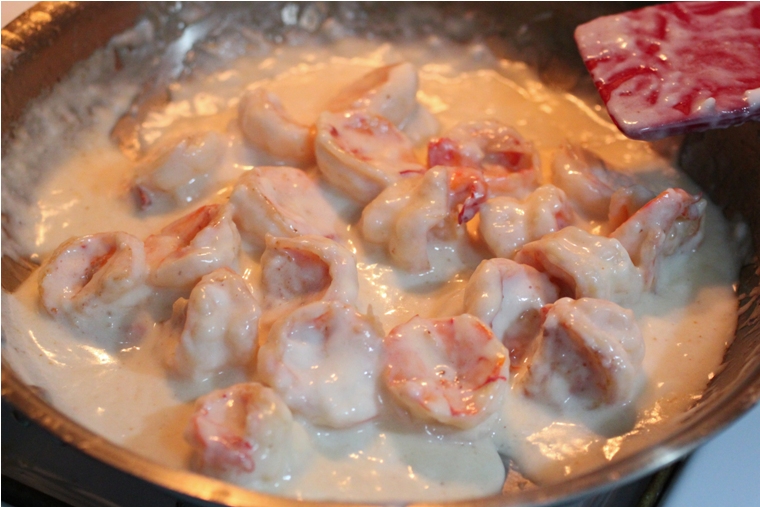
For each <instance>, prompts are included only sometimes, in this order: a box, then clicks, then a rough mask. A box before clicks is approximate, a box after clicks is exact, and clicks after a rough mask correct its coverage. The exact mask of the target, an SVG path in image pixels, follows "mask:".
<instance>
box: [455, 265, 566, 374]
mask: <svg viewBox="0 0 760 507" xmlns="http://www.w3.org/2000/svg"><path fill="white" fill-rule="evenodd" d="M558 296H559V294H558V291H557V288H556V287H555V286H554V285H553V284H552V283H551V281H550V280H549V277H548V276H546V275H545V274H544V273H540V272H539V271H537V270H536V269H534V268H532V267H531V266H527V265H525V264H518V263H516V262H514V261H511V260H509V259H489V260H484V261H483V262H481V263H480V265H479V266H478V268H477V269H476V270H475V272H474V273H473V274H472V276H471V277H470V279H469V281H468V282H467V286H466V287H465V290H464V311H465V312H467V313H469V314H470V315H474V316H475V317H477V318H479V319H480V320H482V321H483V322H484V323H485V324H486V325H488V326H490V328H491V329H492V330H493V332H494V335H496V337H497V338H498V339H500V340H501V342H502V343H503V344H504V345H505V346H506V347H507V349H508V350H509V354H510V359H511V361H510V364H511V368H513V369H514V368H517V366H518V365H519V364H520V363H521V362H522V360H523V358H524V357H525V354H526V352H527V351H528V350H529V348H530V345H531V343H532V342H533V340H534V339H535V338H536V336H537V335H538V332H539V328H540V324H541V314H540V310H541V308H542V307H544V306H545V305H547V304H549V303H553V302H554V301H556V300H557V297H558Z"/></svg>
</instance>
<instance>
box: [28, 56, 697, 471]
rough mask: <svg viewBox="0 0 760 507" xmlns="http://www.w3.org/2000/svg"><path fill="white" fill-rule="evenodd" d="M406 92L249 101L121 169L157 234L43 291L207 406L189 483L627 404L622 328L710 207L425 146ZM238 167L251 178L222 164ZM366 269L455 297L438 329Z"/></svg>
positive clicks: (435, 144) (483, 139)
mask: <svg viewBox="0 0 760 507" xmlns="http://www.w3.org/2000/svg"><path fill="white" fill-rule="evenodd" d="M418 87H419V78H418V75H417V71H416V69H415V68H414V66H413V65H412V64H410V63H407V62H399V63H394V64H391V65H385V66H381V67H379V68H376V69H374V70H371V71H370V72H368V73H367V74H365V75H364V76H362V77H360V78H359V79H358V80H357V81H356V82H354V83H352V84H350V85H349V86H347V87H345V88H344V89H342V90H341V91H340V93H338V94H337V95H336V96H335V97H334V98H332V99H331V100H329V101H328V103H326V104H325V105H324V108H323V109H322V110H321V112H319V114H318V115H315V117H314V118H313V119H312V120H313V121H305V122H302V121H301V120H300V119H299V120H296V119H295V117H294V115H292V114H291V112H289V109H288V104H286V103H284V101H283V100H281V99H280V98H279V97H278V94H277V93H276V91H275V90H272V89H268V88H267V87H266V86H261V85H260V83H254V84H252V85H251V86H249V87H248V89H247V91H246V92H245V93H243V94H242V95H241V96H240V97H237V98H236V100H235V101H231V102H230V103H231V104H234V107H231V109H230V111H228V113H229V114H230V116H229V118H228V119H230V120H232V119H233V118H234V121H229V125H228V127H227V128H228V129H229V132H227V133H220V132H218V131H213V130H212V131H209V130H208V129H199V131H198V132H197V133H194V134H191V135H189V136H185V137H182V138H180V139H179V140H177V139H176V138H174V139H171V140H169V141H166V140H163V141H161V142H158V143H156V145H155V146H157V147H156V148H154V149H153V151H152V152H150V153H149V154H148V155H147V156H146V157H145V158H144V159H143V160H142V161H140V162H138V163H136V165H135V176H134V178H133V179H132V180H131V181H132V183H131V185H130V190H131V193H132V194H134V195H135V196H136V197H137V207H138V208H139V211H138V212H137V214H138V215H140V216H143V217H145V216H147V215H150V218H151V219H152V220H158V219H159V218H165V221H164V222H162V224H165V225H164V226H163V227H156V229H157V230H156V231H155V232H154V233H153V234H149V235H147V237H146V238H145V239H140V238H138V237H136V236H133V235H131V234H128V233H125V232H110V233H98V234H94V235H90V236H84V237H80V238H74V239H71V240H69V241H67V242H65V243H64V244H62V245H61V246H60V247H58V249H56V250H55V251H54V252H53V253H52V255H51V256H50V258H49V259H48V260H47V261H46V262H45V264H44V265H43V267H42V269H41V270H40V276H39V299H40V301H41V304H42V307H43V308H44V309H45V310H46V311H47V313H48V314H49V315H50V316H51V317H52V318H54V319H59V320H61V321H63V322H66V323H68V324H70V325H71V326H72V327H73V328H75V329H76V330H78V331H79V332H81V333H82V334H85V335H88V336H91V337H92V336H95V337H97V339H98V340H101V341H102V342H103V344H109V345H110V346H118V344H119V343H121V342H124V341H127V340H130V339H132V340H134V339H145V340H149V339H152V340H153V342H152V344H153V346H152V347H148V348H150V350H152V351H153V353H155V356H156V357H157V358H158V359H157V363H160V368H162V370H161V371H162V372H165V374H166V375H167V377H169V378H171V379H172V380H173V381H174V382H175V383H177V382H189V383H192V384H193V385H194V387H195V388H196V390H195V391H193V392H194V393H195V394H197V393H198V389H200V390H201V392H203V393H204V394H203V395H202V396H200V397H199V398H197V400H195V404H194V408H193V411H192V416H191V417H190V420H189V422H188V426H187V431H186V440H187V442H188V444H189V446H190V447H191V449H192V456H193V457H192V461H193V466H194V467H195V468H196V469H197V470H199V471H201V472H203V473H207V474H209V475H212V476H215V477H219V478H222V479H226V480H230V481H233V482H237V483H240V484H246V485H247V484H251V483H262V482H263V483H270V484H274V483H277V482H278V481H283V480H285V478H286V477H288V474H291V473H293V470H294V468H293V465H294V463H295V462H296V458H297V457H298V456H297V452H295V451H294V449H293V448H292V445H293V444H292V441H293V435H294V432H296V431H299V430H297V428H299V427H308V428H316V429H317V430H315V431H320V432H323V431H326V432H344V431H345V432H349V431H357V432H360V431H362V428H366V427H367V425H371V424H377V425H383V424H388V425H389V427H390V426H393V425H396V426H398V425H399V424H401V425H402V427H404V428H407V429H409V431H426V432H428V433H430V434H443V435H447V434H451V433H457V434H458V435H465V436H466V435H470V434H475V433H477V432H480V434H487V433H488V432H489V431H490V430H489V429H490V428H494V427H495V426H494V425H496V424H499V421H500V420H503V419H504V418H508V417H510V407H511V405H510V403H509V402H508V401H506V400H509V399H514V397H519V398H520V399H521V401H522V402H525V403H531V404H537V405H542V406H544V407H549V408H550V409H551V410H554V411H556V412H557V413H558V414H563V413H565V412H568V411H572V410H585V411H594V410H608V409H610V408H613V409H614V408H616V407H617V408H620V407H626V406H630V405H631V404H632V403H634V402H635V400H636V397H637V395H638V393H639V391H640V388H641V385H642V384H643V383H644V382H646V379H645V378H644V373H643V372H642V368H641V364H642V360H643V355H644V343H643V339H642V335H641V332H640V330H639V328H638V325H637V315H635V314H634V312H633V310H632V309H631V308H632V307H633V305H634V304H635V303H636V302H637V301H638V300H639V299H640V298H641V297H642V295H643V294H645V293H646V292H647V291H653V290H655V289H656V286H657V283H656V282H657V279H658V276H659V273H660V271H661V269H662V266H663V264H664V263H665V262H667V261H666V258H667V257H670V256H673V255H675V254H680V253H684V254H686V253H688V252H690V251H692V250H694V249H695V248H697V247H698V246H699V244H700V242H701V240H702V237H703V219H704V215H705V207H706V202H705V200H704V199H703V198H702V197H701V196H699V195H691V194H689V193H688V192H686V191H685V190H682V189H678V188H668V189H654V188H650V187H648V186H646V185H645V184H644V183H643V182H642V181H639V179H638V178H637V177H636V175H635V174H630V173H627V172H625V171H622V170H616V169H613V168H612V167H611V165H610V164H608V163H606V162H604V161H603V160H602V159H601V158H600V157H598V156H597V155H595V154H593V153H592V152H591V151H589V150H587V149H585V148H583V147H581V146H575V145H571V144H569V143H567V144H564V145H562V146H560V147H559V148H558V149H556V150H555V153H554V157H553V161H552V162H551V164H548V165H547V168H546V169H547V170H545V171H544V170H542V165H541V159H540V157H539V147H540V148H542V150H543V149H548V148H550V147H545V146H539V143H538V141H532V140H529V139H527V138H525V137H523V135H522V134H521V133H520V132H518V130H517V129H516V128H515V127H513V126H511V125H507V124H505V123H503V122H501V121H499V120H498V119H496V118H491V117H489V118H477V117H474V118H472V119H471V120H470V121H466V122H462V123H459V124H456V125H455V126H454V127H453V128H451V129H450V130H448V132H446V133H444V134H442V135H440V134H439V133H438V123H437V120H435V118H434V117H433V115H432V113H430V112H429V111H428V110H427V109H426V107H425V106H423V105H422V104H421V103H420V102H419V101H418V91H419V90H418ZM283 97H285V95H283ZM290 111H292V110H290ZM234 115H237V116H234ZM425 118H432V119H433V120H431V121H429V120H426V119H425ZM420 125H422V127H420ZM422 133H424V141H426V142H427V143H424V142H422V141H421V136H423V134H422ZM235 143H237V144H235ZM425 144H426V145H427V159H426V160H421V159H420V158H418V156H420V157H424V155H425ZM233 145H234V146H236V148H235V149H236V150H237V149H239V150H240V152H241V153H245V154H247V155H250V157H249V158H247V159H245V160H239V162H240V163H239V164H228V163H227V162H225V160H227V159H228V158H230V157H232V156H233V155H231V153H233V151H234V150H231V149H230V147H231V146H233ZM420 154H421V155H420ZM250 160H257V161H261V160H265V161H267V164H266V165H260V164H250V163H247V162H249V161H250ZM222 166H224V167H222ZM221 168H223V169H224V174H225V175H226V174H229V173H230V171H231V170H234V171H237V172H236V173H235V175H236V176H235V178H234V179H232V180H230V181H222V180H223V178H222V176H221V174H222V172H220V171H221ZM231 168H232V169H231ZM190 205H195V206H196V207H195V209H192V210H188V209H186V208H187V207H188V206H190ZM151 223H152V222H151ZM440 252H445V253H447V255H442V254H440ZM362 255H364V256H366V257H358V256H362ZM473 259H474V260H473ZM371 265H375V266H379V268H378V270H385V271H384V272H391V273H392V274H393V276H396V277H398V278H399V279H403V280H406V281H408V280H411V282H408V283H407V282H405V283H407V285H408V286H409V287H411V289H410V290H409V292H410V293H411V292H415V293H416V294H425V291H429V292H430V294H432V293H434V292H435V291H440V290H441V283H442V280H441V279H440V277H441V275H440V273H441V272H444V273H448V272H454V273H455V278H456V280H455V281H457V282H460V281H461V282H464V283H461V284H460V285H458V286H457V288H456V290H454V289H452V290H451V291H450V292H451V293H453V294H454V296H452V297H451V301H452V303H451V304H450V305H449V306H447V309H446V310H442V309H440V308H434V309H430V308H423V309H417V308H404V310H405V311H407V312H408V313H407V314H406V316H407V317H406V320H405V321H402V319H401V318H398V320H395V321H393V320H392V319H393V318H396V316H392V317H388V316H389V315H391V314H393V313H394V312H393V311H387V312H386V313H385V314H383V310H382V309H381V310H378V309H377V308H378V307H379V306H380V305H377V304H375V306H374V307H373V302H375V301H377V300H378V299H377V298H381V299H382V298H390V297H392V296H388V294H386V293H385V292H383V290H382V288H378V287H381V284H380V283H379V282H378V283H377V284H374V282H375V280H369V278H371V277H369V276H368V275H367V272H368V271H369V270H370V268H369V267H368V266H371ZM452 265H453V266H455V268H454V269H453V270H451V271H448V272H447V271H445V270H444V268H445V267H446V266H452ZM442 266H443V267H442ZM389 276H390V275H389ZM436 277H438V278H436ZM400 285H401V284H400ZM407 288H408V287H404V289H405V290H406V289H407ZM372 291H377V292H383V293H382V295H381V296H377V295H376V294H370V292H372ZM431 297H433V296H431ZM436 297H437V296H436ZM373 298H375V299H373ZM395 304H397V306H402V305H405V304H406V302H405V301H400V302H398V301H397V302H395ZM410 315H413V317H411V318H408V317H409V316H410ZM391 322H392V324H391ZM212 386H213V387H221V388H220V389H216V390H214V389H213V387H212ZM183 401H189V400H183ZM481 430H482V431H481ZM462 438H465V437H462Z"/></svg>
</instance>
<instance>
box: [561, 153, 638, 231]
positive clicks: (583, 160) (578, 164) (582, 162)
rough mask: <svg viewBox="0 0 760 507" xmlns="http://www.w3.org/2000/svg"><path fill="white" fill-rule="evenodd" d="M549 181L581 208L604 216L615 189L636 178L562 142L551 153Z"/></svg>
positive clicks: (595, 216) (627, 184) (625, 185)
mask: <svg viewBox="0 0 760 507" xmlns="http://www.w3.org/2000/svg"><path fill="white" fill-rule="evenodd" d="M552 183H553V184H555V185H556V186H558V187H559V188H561V189H562V190H564V191H565V193H566V194H567V196H568V197H569V198H570V200H571V201H573V203H574V204H575V205H576V206H577V207H578V208H579V209H580V210H581V211H583V212H584V213H586V214H588V216H589V217H590V218H597V219H598V218H606V217H607V212H608V211H609V209H610V197H612V194H613V193H614V192H615V190H617V189H618V188H619V187H627V186H630V185H633V184H634V183H635V182H634V181H633V179H632V178H631V177H630V176H628V175H625V174H623V173H620V172H617V171H614V170H612V169H609V168H608V167H607V165H606V164H605V163H604V161H603V160H602V159H600V158H599V157H597V156H596V155H594V154H593V153H591V152H590V151H588V150H586V149H584V148H581V147H580V146H574V145H570V144H565V145H563V146H562V147H561V148H560V149H559V150H558V151H557V152H556V153H555V155H554V161H553V162H552Z"/></svg>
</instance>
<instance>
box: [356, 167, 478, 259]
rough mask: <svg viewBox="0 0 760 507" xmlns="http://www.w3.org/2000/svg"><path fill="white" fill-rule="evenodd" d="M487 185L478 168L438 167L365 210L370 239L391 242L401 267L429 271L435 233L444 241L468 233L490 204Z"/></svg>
mask: <svg viewBox="0 0 760 507" xmlns="http://www.w3.org/2000/svg"><path fill="white" fill-rule="evenodd" d="M485 193H486V184H485V181H484V180H483V176H482V175H481V174H480V173H479V172H478V171H477V170H475V169H470V168H465V167H434V168H432V169H430V170H428V171H427V172H426V173H425V174H424V175H423V176H421V177H417V178H413V179H410V180H402V181H400V182H398V183H397V184H396V185H393V186H391V187H388V188H387V189H386V190H385V191H384V192H383V193H381V194H380V195H379V196H377V198H376V199H375V200H374V201H372V202H371V203H369V204H368V205H367V207H365V208H364V211H363V212H362V218H361V224H360V227H361V229H362V234H363V235H364V238H365V239H366V240H367V241H370V242H374V243H387V245H388V251H389V253H390V256H391V258H392V259H393V261H394V262H395V263H396V264H398V265H399V266H401V267H402V268H404V269H406V270H409V271H412V272H421V271H426V270H429V269H430V260H429V257H428V252H427V246H428V240H429V236H430V235H434V236H437V237H439V238H442V239H449V238H452V237H457V236H458V235H459V234H460V233H464V228H463V227H461V226H462V225H463V224H464V223H466V222H468V221H469V220H471V219H472V218H473V217H474V216H475V214H476V213H477V211H478V209H479V208H480V205H481V204H482V203H483V202H484V201H485Z"/></svg>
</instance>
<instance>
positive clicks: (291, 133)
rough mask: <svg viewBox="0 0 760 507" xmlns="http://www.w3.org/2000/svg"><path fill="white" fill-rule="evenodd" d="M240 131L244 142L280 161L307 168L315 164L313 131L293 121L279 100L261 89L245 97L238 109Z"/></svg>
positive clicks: (311, 127)
mask: <svg viewBox="0 0 760 507" xmlns="http://www.w3.org/2000/svg"><path fill="white" fill-rule="evenodd" d="M238 120H239V123H240V129H241V130H242V131H243V135H244V136H245V138H246V140H247V141H248V142H249V143H251V144H252V145H254V146H256V147H257V148H260V149H262V150H264V151H265V152H267V153H268V154H270V155H272V156H273V157H276V158H278V159H281V160H285V161H287V162H290V163H293V164H296V165H299V166H301V167H306V166H310V165H312V164H313V163H314V128H313V126H309V125H302V124H300V123H298V122H297V121H295V120H294V119H293V118H291V117H290V115H289V114H288V113H287V111H285V108H284V107H283V105H282V102H280V99H279V98H278V97H277V96H276V95H275V94H273V93H272V92H269V91H267V90H265V89H263V88H256V89H255V90H253V91H251V92H249V93H247V94H245V95H244V96H243V98H241V99H240V105H239V107H238Z"/></svg>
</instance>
